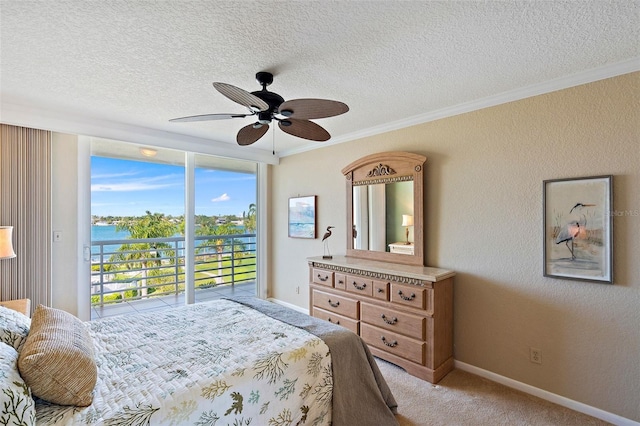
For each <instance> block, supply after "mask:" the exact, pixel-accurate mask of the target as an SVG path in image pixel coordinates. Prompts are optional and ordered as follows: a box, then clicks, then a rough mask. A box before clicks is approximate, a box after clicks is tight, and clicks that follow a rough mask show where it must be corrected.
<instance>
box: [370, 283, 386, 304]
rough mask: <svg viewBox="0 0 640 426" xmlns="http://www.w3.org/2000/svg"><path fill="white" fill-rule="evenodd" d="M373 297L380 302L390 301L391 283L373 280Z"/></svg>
mask: <svg viewBox="0 0 640 426" xmlns="http://www.w3.org/2000/svg"><path fill="white" fill-rule="evenodd" d="M373 297H375V298H376V299H380V300H389V282H388V281H376V280H373Z"/></svg>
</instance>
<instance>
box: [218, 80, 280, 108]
mask: <svg viewBox="0 0 640 426" xmlns="http://www.w3.org/2000/svg"><path fill="white" fill-rule="evenodd" d="M213 87H215V89H216V90H217V91H218V92H220V93H222V94H223V95H225V96H226V97H227V98H229V99H231V100H232V101H234V102H237V103H239V104H240V105H244V106H246V107H247V108H249V109H251V110H252V111H266V110H268V109H269V104H268V103H266V102H265V101H263V100H262V99H260V98H259V97H257V96H256V95H252V94H251V93H249V92H247V91H246V90H242V89H241V88H239V87H236V86H232V85H231V84H227V83H217V82H216V83H213Z"/></svg>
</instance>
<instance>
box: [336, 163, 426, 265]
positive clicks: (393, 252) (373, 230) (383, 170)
mask: <svg viewBox="0 0 640 426" xmlns="http://www.w3.org/2000/svg"><path fill="white" fill-rule="evenodd" d="M426 160H427V158H426V157H425V156H422V155H419V154H412V153H408V152H397V151H393V152H383V153H378V154H372V155H368V156H366V157H363V158H360V159H359V160H356V161H354V162H353V163H351V164H349V165H348V166H346V167H345V168H344V169H342V173H343V174H344V175H345V177H346V181H347V229H348V230H351V232H347V256H351V257H357V258H361V259H371V260H382V261H386V262H393V263H402V264H407V265H421V266H422V265H423V264H424V240H423V238H424V235H423V234H424V232H423V229H424V228H423V169H424V163H425V161H426Z"/></svg>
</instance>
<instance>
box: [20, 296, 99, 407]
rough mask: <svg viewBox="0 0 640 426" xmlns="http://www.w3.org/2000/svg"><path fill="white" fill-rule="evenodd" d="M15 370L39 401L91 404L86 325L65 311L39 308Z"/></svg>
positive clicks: (93, 372)
mask: <svg viewBox="0 0 640 426" xmlns="http://www.w3.org/2000/svg"><path fill="white" fill-rule="evenodd" d="M18 368H19V370H20V374H21V375H22V378H23V379H24V381H25V382H26V383H27V385H29V387H31V392H33V395H34V396H37V397H38V398H42V399H44V400H46V401H49V402H53V403H55V404H60V405H77V406H81V407H85V406H87V405H90V404H91V402H92V401H93V388H94V387H95V385H96V380H97V377H98V371H97V368H96V362H95V359H94V356H93V341H92V340H91V335H90V334H89V331H88V329H87V327H86V326H85V324H84V323H83V322H82V321H80V320H79V319H78V318H76V317H75V316H73V315H71V314H69V313H67V312H65V311H62V310H59V309H54V308H48V307H45V306H42V305H38V307H37V308H36V311H35V312H34V313H33V318H32V319H31V331H30V332H29V335H28V336H27V340H26V342H25V343H24V346H23V347H22V351H20V357H19V358H18Z"/></svg>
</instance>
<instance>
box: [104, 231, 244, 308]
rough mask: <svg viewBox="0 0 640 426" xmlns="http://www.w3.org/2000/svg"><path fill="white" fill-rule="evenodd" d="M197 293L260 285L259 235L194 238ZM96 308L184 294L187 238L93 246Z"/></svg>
mask: <svg viewBox="0 0 640 426" xmlns="http://www.w3.org/2000/svg"><path fill="white" fill-rule="evenodd" d="M195 242H196V250H195V271H196V272H195V287H196V289H198V288H210V287H216V286H221V285H230V286H233V285H235V284H236V283H244V282H249V281H255V278H256V238H255V234H238V235H222V236H220V235H215V236H214V235H212V236H198V237H195ZM91 253H92V255H91V305H92V306H94V307H101V306H104V305H105V304H112V303H119V302H123V301H130V300H139V299H144V298H151V297H158V296H166V295H169V294H180V293H181V292H184V282H185V280H184V237H171V238H146V239H125V240H105V241H92V242H91Z"/></svg>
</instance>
